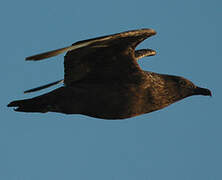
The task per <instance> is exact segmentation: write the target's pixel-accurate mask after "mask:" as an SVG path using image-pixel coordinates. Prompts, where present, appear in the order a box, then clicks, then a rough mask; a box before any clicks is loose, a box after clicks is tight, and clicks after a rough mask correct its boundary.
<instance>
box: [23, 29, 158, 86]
mask: <svg viewBox="0 0 222 180" xmlns="http://www.w3.org/2000/svg"><path fill="white" fill-rule="evenodd" d="M154 34H156V32H155V31H154V30H152V29H140V30H133V31H127V32H122V33H118V34H113V35H109V36H103V37H99V38H94V39H89V40H84V41H79V42H76V43H74V44H73V45H72V46H69V47H66V48H61V49H57V50H54V51H49V52H46V53H41V54H38V55H34V56H30V57H27V58H26V60H41V59H44V58H48V57H53V56H55V55H58V54H60V53H63V52H66V51H68V53H67V54H66V56H65V61H64V66H65V78H64V83H65V84H66V85H70V84H72V83H73V82H76V81H79V80H84V81H92V82H95V81H100V82H101V81H103V82H104V81H113V80H114V81H139V80H140V79H141V78H142V77H143V71H142V70H141V69H140V67H139V65H138V64H137V62H136V60H137V59H138V58H140V57H143V56H144V54H145V53H144V51H140V53H137V54H136V53H135V47H136V46H137V45H138V44H139V43H140V42H141V41H143V40H145V39H146V38H148V37H150V36H152V35H154ZM150 52H151V51H150ZM150 52H149V53H150ZM134 53H135V54H136V55H135V54H134ZM152 53H153V52H152ZM152 53H151V54H152Z"/></svg>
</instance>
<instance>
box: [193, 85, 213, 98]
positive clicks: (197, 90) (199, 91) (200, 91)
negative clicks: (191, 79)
mask: <svg viewBox="0 0 222 180" xmlns="http://www.w3.org/2000/svg"><path fill="white" fill-rule="evenodd" d="M194 94H195V95H203V96H212V94H211V91H210V90H209V89H205V88H201V87H196V88H195V89H194Z"/></svg>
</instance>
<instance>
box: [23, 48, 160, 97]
mask: <svg viewBox="0 0 222 180" xmlns="http://www.w3.org/2000/svg"><path fill="white" fill-rule="evenodd" d="M154 55H156V51H154V50H152V49H139V50H136V51H135V58H136V60H139V59H141V58H143V57H146V56H154ZM63 82H64V80H63V79H61V80H59V81H55V82H52V83H48V84H45V85H42V86H39V87H36V88H32V89H29V90H26V91H24V93H31V92H36V91H40V90H42V89H46V88H48V87H51V86H54V85H57V84H60V83H63Z"/></svg>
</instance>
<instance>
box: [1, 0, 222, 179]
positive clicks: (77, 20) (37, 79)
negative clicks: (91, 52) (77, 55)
mask: <svg viewBox="0 0 222 180" xmlns="http://www.w3.org/2000/svg"><path fill="white" fill-rule="evenodd" d="M221 7H222V2H221V1H219V0H211V1H207V0H202V1H201V0H186V1H178V0H167V1H164V0H155V1H150V0H137V1H131V0H129V1H120V0H113V1H99V0H94V1H89V0H88V1H85V0H81V1H74V0H73V1H71V0H63V1H58V0H54V1H49V0H38V1H30V0H29V1H28V0H20V1H10V0H7V1H6V0H3V1H2V2H1V6H0V20H1V30H0V31H1V34H0V36H1V37H0V39H1V43H0V46H1V61H0V63H1V64H0V68H1V76H0V78H1V95H0V96H1V102H0V105H1V120H0V179H5V180H28V179H32V180H39V179H41V180H49V179H53V180H60V179H66V180H71V179H79V180H87V179H90V180H92V179H96V180H104V179H105V180H135V179H140V180H162V179H165V180H178V179H180V180H188V179H189V180H198V179H201V180H210V179H212V180H220V179H222V173H221V169H222V163H221V162H222V156H221V152H222V144H221V137H222V131H221V125H222V122H221V119H222V118H221V100H222V98H221V97H222V95H221V92H222V85H221V67H222V61H221V60H222V56H221V42H222V36H221V32H222V23H221V18H222V13H221V12H222V11H221ZM139 28H153V29H155V30H156V31H157V35H156V36H154V37H152V38H150V39H148V40H146V41H144V42H143V43H142V44H141V45H140V46H139V47H140V48H152V49H155V50H156V51H157V55H156V56H155V57H151V58H144V59H143V60H141V61H140V65H141V67H142V68H143V69H144V70H150V71H154V72H159V73H167V74H174V75H180V76H184V77H186V78H188V79H190V80H192V81H193V82H194V83H195V84H197V85H199V86H202V87H206V88H209V89H211V90H212V93H213V97H212V98H209V97H203V96H196V97H190V98H187V99H185V100H183V101H180V102H178V103H176V104H173V105H171V106H169V107H167V108H165V109H163V110H160V111H156V112H153V113H150V114H145V115H142V116H138V117H135V118H131V119H127V120H124V121H106V120H98V119H95V118H90V117H86V116H82V115H63V114H56V113H47V114H26V113H16V112H14V111H13V110H12V109H10V108H7V107H6V105H7V104H8V102H10V101H12V100H14V99H22V98H29V97H33V96H36V95H39V94H42V93H44V92H48V91H49V90H50V89H49V90H45V91H42V92H39V93H35V94H30V95H24V94H23V91H24V90H27V89H29V88H32V87H35V86H38V85H42V84H44V83H48V82H51V81H55V80H58V79H61V77H63V55H59V56H57V57H55V58H52V59H49V60H46V61H42V62H25V61H24V58H25V57H26V56H30V55H33V54H35V53H40V52H43V51H47V50H52V49H56V48H60V47H63V46H67V45H70V44H72V43H73V42H76V41H79V40H84V39H88V38H93V37H97V36H102V35H108V34H113V33H118V32H122V31H126V30H131V29H139Z"/></svg>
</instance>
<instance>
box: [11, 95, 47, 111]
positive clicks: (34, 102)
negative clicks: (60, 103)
mask: <svg viewBox="0 0 222 180" xmlns="http://www.w3.org/2000/svg"><path fill="white" fill-rule="evenodd" d="M48 106H49V104H47V103H46V102H44V101H43V100H42V99H36V98H32V99H23V100H17V101H12V102H10V103H9V104H8V107H15V109H14V110H15V111H21V112H41V113H45V112H48Z"/></svg>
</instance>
